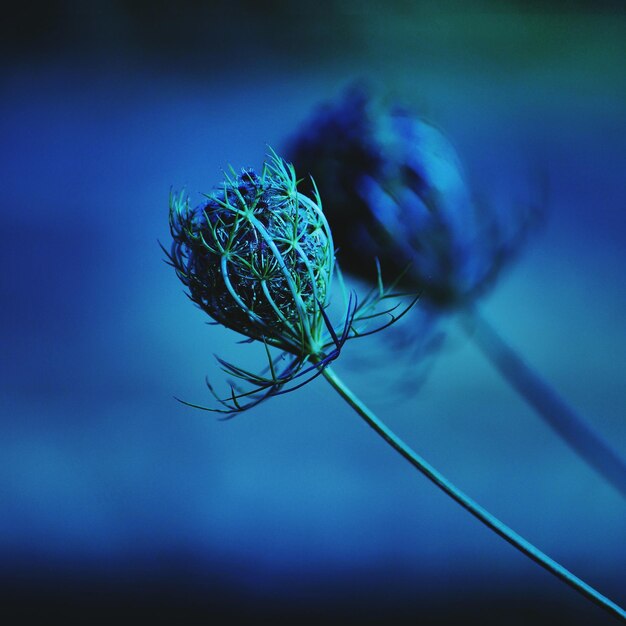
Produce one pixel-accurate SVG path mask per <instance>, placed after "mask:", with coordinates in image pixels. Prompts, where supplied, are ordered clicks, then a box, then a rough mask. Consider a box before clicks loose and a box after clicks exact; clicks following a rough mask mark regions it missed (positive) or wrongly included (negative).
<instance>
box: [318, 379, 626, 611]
mask: <svg viewBox="0 0 626 626" xmlns="http://www.w3.org/2000/svg"><path fill="white" fill-rule="evenodd" d="M322 373H323V375H324V377H325V378H326V380H327V381H328V382H329V383H330V384H331V386H332V387H333V388H334V389H335V390H336V391H337V393H339V395H340V396H341V397H342V398H343V399H344V400H345V401H346V402H347V403H348V404H349V405H350V406H351V407H352V408H353V409H354V410H355V411H356V412H357V413H358V414H359V415H360V416H361V417H362V418H363V419H364V420H365V422H366V423H367V424H368V425H369V426H371V427H372V428H373V429H374V430H375V431H376V432H377V433H378V434H379V435H380V436H381V437H382V438H383V439H384V440H385V441H386V442H387V443H388V444H389V445H390V446H391V447H392V448H394V449H395V450H396V451H397V452H399V453H400V454H401V455H402V456H403V457H404V458H405V459H406V460H407V461H408V462H409V463H411V465H413V467H415V468H416V469H417V470H418V471H419V472H421V473H422V474H424V476H426V477H427V478H428V479H429V480H431V481H432V482H433V483H435V485H437V487H439V488H440V489H441V490H442V491H444V492H445V493H447V494H448V495H449V496H450V497H451V498H452V499H453V500H455V501H456V502H458V504H460V505H461V506H462V507H463V508H464V509H466V510H467V511H469V512H470V513H471V514H472V515H473V516H474V517H476V518H478V519H479V520H480V521H481V522H482V523H483V524H485V525H486V526H488V527H489V528H491V530H493V531H494V532H495V533H497V534H498V535H500V537H502V538H503V539H504V540H505V541H508V542H509V543H510V544H511V545H512V546H514V547H515V548H517V549H518V550H519V551H520V552H523V553H524V554H525V555H526V556H528V557H529V558H531V559H532V560H533V561H535V563H537V564H539V565H541V567H543V568H544V569H546V570H548V571H549V572H550V573H551V574H554V575H555V576H556V577H557V578H560V579H561V580H562V581H563V582H565V583H567V584H568V585H569V586H570V587H572V588H574V589H576V591H578V592H579V593H581V594H582V595H584V596H585V597H587V598H589V599H590V600H591V601H593V602H595V603H596V604H598V605H599V606H601V607H602V608H604V609H606V610H607V611H609V612H610V613H612V614H613V615H614V616H616V617H618V618H619V619H621V620H622V621H623V622H625V623H626V612H625V611H624V610H623V609H622V608H621V607H619V606H618V605H617V604H615V603H614V602H612V601H611V600H609V599H608V598H607V597H605V596H603V595H602V594H601V593H599V592H598V591H596V590H595V589H594V588H593V587H591V586H589V585H588V584H587V583H585V582H584V581H582V580H581V579H580V578H578V577H577V576H575V575H574V574H572V573H571V572H570V571H568V570H567V569H565V568H564V567H563V566H561V565H560V564H559V563H557V562H556V561H554V560H553V559H551V558H550V557H549V556H547V555H546V554H544V553H543V552H541V551H540V550H538V549H537V548H536V547H535V546H534V545H533V544H531V543H530V542H528V541H526V539H524V538H523V537H522V536H520V535H518V534H517V533H516V532H515V531H513V530H512V529H510V528H509V527H508V526H506V525H505V524H503V523H502V522H501V521H500V520H498V519H497V518H496V517H494V516H493V515H491V513H489V512H488V511H487V510H486V509H484V508H483V507H481V506H480V505H479V504H478V503H476V502H474V500H472V499H471V498H470V497H469V496H467V495H465V494H464V493H463V492H462V491H460V490H459V489H457V487H455V486H454V485H453V484H452V483H451V482H450V481H449V480H447V479H446V478H445V477H444V476H443V475H442V474H440V473H439V472H438V471H437V470H436V469H435V468H434V467H432V466H431V465H430V464H429V463H427V462H426V461H425V460H424V459H423V458H422V457H421V456H420V455H418V454H417V453H416V452H415V451H414V450H412V449H411V448H410V447H409V446H408V445H407V444H406V443H404V441H402V439H400V438H399V437H398V436H397V435H396V434H395V433H393V432H392V431H391V430H390V429H389V428H388V427H387V426H385V424H384V423H383V422H381V421H380V419H378V417H377V416H376V415H375V414H374V413H373V412H372V411H371V410H370V409H368V408H367V406H365V404H363V403H362V402H361V401H360V400H359V399H358V398H357V397H356V396H355V395H354V394H353V393H352V391H350V389H349V388H348V387H347V386H346V385H345V384H344V383H343V382H342V381H341V379H340V378H339V377H338V376H337V374H335V372H334V371H333V370H332V369H331V368H330V367H326V368H325V369H324V371H323V372H322Z"/></svg>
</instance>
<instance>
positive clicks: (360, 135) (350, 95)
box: [287, 88, 531, 307]
mask: <svg viewBox="0 0 626 626" xmlns="http://www.w3.org/2000/svg"><path fill="white" fill-rule="evenodd" d="M287 153H288V156H289V158H290V160H291V161H292V162H293V163H294V164H295V166H296V167H297V168H298V171H301V172H305V173H309V174H310V175H311V176H313V177H314V178H315V180H316V182H317V185H318V187H319V189H320V192H321V193H322V195H323V196H324V203H325V207H326V215H327V217H328V220H329V222H330V224H331V227H332V229H333V233H334V237H335V241H336V243H337V246H338V248H339V249H340V250H341V251H342V257H341V258H342V264H343V266H344V267H345V268H347V269H349V270H350V271H352V272H354V273H356V274H358V275H361V276H363V277H365V278H372V276H371V272H370V268H371V267H372V264H371V262H370V259H372V258H373V257H376V258H378V259H380V261H381V264H382V267H383V268H384V269H385V271H386V272H389V273H390V274H391V275H396V274H398V273H400V272H401V271H403V270H404V269H405V268H406V267H407V266H409V270H408V271H407V272H406V275H405V278H406V282H407V283H408V284H410V285H411V287H412V288H414V289H416V290H419V291H421V292H422V293H423V296H424V298H425V299H426V300H428V301H430V302H431V303H433V304H435V305H436V306H440V307H449V306H456V305H459V304H463V303H467V302H468V301H469V300H471V299H472V298H473V297H475V296H476V295H477V294H478V293H479V292H482V291H483V290H484V289H485V288H486V287H487V286H488V285H489V284H490V283H491V282H492V281H493V280H494V278H495V277H496V276H497V275H498V273H499V271H500V269H501V268H502V266H503V265H504V263H505V261H507V260H508V259H510V258H511V257H512V256H513V255H514V253H515V252H516V251H517V250H518V248H519V247H520V243H521V242H522V240H523V239H524V236H525V234H526V231H527V226H528V224H529V222H530V220H529V219H528V218H529V217H530V215H531V214H530V212H529V211H528V210H527V209H524V210H506V211H503V210H496V209H495V208H494V207H487V206H483V205H481V204H480V203H478V202H476V201H475V199H474V198H473V197H472V194H471V193H470V191H469V188H468V185H467V184H466V179H465V176H464V173H463V168H462V166H461V163H460V161H459V158H458V156H457V153H456V151H455V149H454V147H453V146H452V144H451V143H450V141H449V140H448V139H447V138H446V137H445V135H444V134H443V133H442V132H441V131H440V130H439V129H437V128H436V127H435V126H433V125H431V124H429V123H427V122H426V121H424V120H423V119H421V118H419V117H417V116H415V115H413V114H412V113H410V112H409V111H408V110H406V109H404V108H401V107H399V106H383V105H382V104H380V103H379V102H376V101H375V100H374V99H373V98H371V97H370V96H369V94H368V93H367V92H366V91H365V90H364V89H361V88H352V89H350V90H348V92H347V93H346V94H345V96H344V97H343V99H340V100H338V101H337V102H334V103H330V104H327V105H326V106H324V107H321V108H320V109H319V110H318V112H317V114H316V115H315V116H314V117H313V118H312V119H311V120H310V121H309V122H308V123H306V124H304V125H303V126H302V127H301V129H300V131H299V133H298V134H297V135H296V137H295V138H294V139H293V140H292V142H291V146H290V148H289V149H288V150H287Z"/></svg>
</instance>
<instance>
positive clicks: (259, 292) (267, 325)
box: [164, 153, 417, 415]
mask: <svg viewBox="0 0 626 626" xmlns="http://www.w3.org/2000/svg"><path fill="white" fill-rule="evenodd" d="M298 182H299V181H297V180H296V175H295V171H294V168H293V166H291V165H290V164H287V163H286V162H285V161H283V160H282V159H280V158H279V157H278V156H277V155H276V154H275V153H272V155H271V158H270V159H269V161H268V162H266V163H265V164H264V165H263V169H262V171H261V174H260V175H257V174H256V173H255V172H254V171H253V170H251V169H243V170H242V171H241V173H240V174H236V173H235V172H234V171H231V174H227V175H225V180H224V182H223V183H222V185H221V186H220V187H219V188H218V189H217V190H216V191H215V192H214V193H212V194H210V195H208V196H206V197H205V198H206V199H205V200H204V201H203V202H202V203H201V204H200V205H199V206H197V207H195V208H192V207H191V204H190V201H189V198H188V197H187V196H186V195H185V194H179V195H172V196H171V197H170V231H171V234H172V239H173V241H172V246H171V249H170V250H169V251H167V250H165V249H164V251H165V254H166V255H167V259H168V263H169V264H170V265H172V266H173V267H174V269H175V270H176V273H177V275H178V277H179V278H180V280H181V281H182V282H183V284H184V285H185V286H186V287H187V289H188V295H189V297H190V298H191V300H192V301H193V302H195V303H196V304H197V305H198V306H199V307H200V308H201V309H202V310H203V311H204V312H205V313H207V314H208V315H209V316H210V317H211V318H212V319H213V320H214V321H215V323H219V324H222V325H224V326H226V327H228V328H231V329H233V330H236V331H238V332H240V333H242V334H243V335H245V336H246V337H248V338H249V340H250V341H252V340H259V341H261V342H262V343H263V344H264V346H265V350H266V354H267V368H266V370H265V371H263V372H261V373H254V372H250V371H248V370H246V369H244V368H242V367H238V366H236V365H233V364H232V363H228V362H227V361H224V360H223V359H220V358H219V357H218V361H219V363H220V365H221V366H222V369H223V370H224V371H225V372H226V373H227V374H229V375H230V376H231V377H233V378H234V379H236V380H237V381H238V382H237V383H232V382H231V384H230V396H228V397H226V398H221V397H220V396H218V395H217V394H216V393H215V392H214V391H213V387H212V386H211V385H210V384H209V382H208V381H207V385H208V387H209V390H210V391H211V393H213V395H214V397H215V398H216V399H217V401H218V402H219V403H220V405H221V406H220V407H219V408H208V407H204V406H200V405H197V404H190V403H189V402H184V401H183V402H184V404H190V405H191V406H195V407H197V408H202V409H206V410H209V411H217V412H220V413H225V414H227V415H232V414H235V413H239V412H241V411H243V410H245V409H248V408H250V407H252V406H255V405H257V404H259V403H260V402H262V401H263V400H265V399H267V398H269V397H271V396H275V395H279V394H282V393H286V392H288V391H293V390H295V389H298V388H299V387H301V386H302V385H304V384H306V383H307V382H309V381H310V380H312V379H313V378H315V377H317V376H319V374H321V373H322V371H323V370H324V368H325V367H326V366H327V365H328V364H329V363H331V362H332V361H333V360H335V359H336V358H337V357H338V356H339V354H340V352H341V349H342V347H343V345H344V344H345V342H346V341H347V340H348V339H352V338H355V337H364V336H366V335H371V334H373V333H376V332H378V331H380V330H383V329H384V328H387V327H388V326H390V325H391V324H392V323H394V322H395V321H396V320H398V319H400V318H401V317H402V316H403V315H404V314H405V313H406V312H407V311H408V310H409V309H410V308H411V307H412V306H413V304H415V301H416V299H417V298H413V299H412V300H411V301H410V302H409V303H408V305H407V306H405V307H404V308H399V307H400V303H398V304H395V305H391V306H389V307H388V308H386V309H384V310H375V309H376V308H377V306H378V304H379V303H380V302H382V301H383V300H385V301H387V300H390V299H391V300H394V299H396V298H402V297H403V295H404V294H399V293H396V292H395V291H394V287H395V285H391V287H389V288H385V287H383V283H382V278H381V277H380V276H379V280H378V282H377V286H376V287H375V288H373V289H372V290H371V291H370V293H369V294H367V295H366V296H365V297H364V298H363V299H362V301H361V302H360V303H357V299H356V296H354V295H353V294H351V295H350V297H347V295H346V294H345V293H344V296H345V297H344V300H345V304H346V308H345V313H344V315H343V323H342V325H341V326H339V327H338V328H335V327H333V325H332V323H331V321H330V317H329V314H328V313H327V312H326V308H327V307H328V306H329V303H330V289H331V282H332V279H333V273H334V269H335V253H334V249H333V239H332V236H331V232H330V228H329V227H328V223H327V221H326V218H325V217H324V214H323V213H322V209H321V201H320V197H319V194H318V193H317V189H316V187H315V183H313V182H312V181H311V194H310V196H308V195H304V194H302V193H300V192H299V191H298V189H297V187H298ZM381 317H382V318H384V319H383V323H382V324H380V325H379V326H378V327H377V328H374V329H371V328H367V329H366V328H365V327H369V326H370V325H371V323H372V320H378V319H380V318H381ZM276 352H278V354H277V355H276ZM284 363H286V365H283V366H282V368H280V369H279V365H280V364H284ZM242 383H244V384H245V386H243V387H242V386H241V384H242Z"/></svg>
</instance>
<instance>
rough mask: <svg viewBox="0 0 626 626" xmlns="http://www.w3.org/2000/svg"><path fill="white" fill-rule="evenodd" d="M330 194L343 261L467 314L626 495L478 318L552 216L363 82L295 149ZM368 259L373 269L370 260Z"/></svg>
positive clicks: (293, 154) (477, 333) (309, 126)
mask: <svg viewBox="0 0 626 626" xmlns="http://www.w3.org/2000/svg"><path fill="white" fill-rule="evenodd" d="M287 155H288V158H289V159H290V160H291V161H292V162H293V163H294V164H295V166H296V167H297V168H298V171H300V172H306V173H307V174H310V175H311V176H313V177H314V178H315V180H316V182H317V184H318V185H319V188H320V189H321V190H322V193H323V195H324V203H325V207H326V214H327V216H328V219H329V222H330V224H331V227H332V229H333V233H334V237H335V241H336V243H337V246H338V248H339V249H340V250H341V253H342V264H343V265H344V267H345V268H346V269H347V270H348V271H350V272H352V273H353V274H355V275H357V276H359V277H361V278H365V279H366V280H370V281H372V282H374V281H376V280H377V277H376V276H375V275H374V274H373V273H372V272H371V271H370V268H371V267H372V263H371V259H372V258H374V257H376V258H378V259H380V260H381V263H382V265H383V267H384V268H385V270H386V272H388V273H389V274H390V275H392V276H393V275H395V274H397V273H398V272H399V271H400V269H401V268H404V267H406V266H407V265H409V264H410V267H409V271H408V272H406V274H405V277H404V280H403V281H402V283H401V284H402V286H403V287H404V288H406V289H409V290H416V291H419V292H421V293H422V303H423V305H424V306H423V307H422V310H423V311H427V312H428V314H429V315H431V316H432V318H433V320H437V319H441V320H443V319H445V318H447V316H448V315H447V314H449V313H454V312H457V313H459V314H460V315H459V319H460V321H461V324H462V326H463V328H464V330H465V331H466V333H467V335H468V337H470V338H471V339H472V340H473V341H474V342H475V343H476V345H477V346H478V347H479V349H480V350H481V352H482V353H483V354H484V355H485V356H486V357H487V359H489V361H490V362H491V363H492V365H493V366H494V367H495V368H496V369H497V370H498V371H499V372H500V374H501V375H502V376H503V378H504V379H505V380H506V381H507V382H508V383H509V384H510V385H511V387H512V388H513V389H515V390H516V391H517V392H518V393H519V394H520V395H521V396H522V397H523V398H524V399H525V400H526V402H527V403H528V404H529V405H530V406H532V407H533V408H534V409H535V410H536V411H537V413H538V415H539V416H540V417H541V418H542V419H543V420H544V421H545V422H546V423H547V424H548V425H549V426H550V427H551V428H552V429H553V430H554V431H555V432H556V433H557V434H558V435H559V436H560V437H561V438H562V439H563V441H565V442H566V443H567V444H568V445H569V446H570V447H571V448H572V449H573V450H575V451H576V453H577V454H578V455H579V457H580V458H581V459H583V460H584V461H585V462H586V463H587V464H588V465H589V466H590V467H592V468H594V469H595V470H596V471H597V472H598V473H599V474H600V475H601V476H602V477H603V478H604V479H605V480H606V481H607V482H608V483H610V484H611V485H613V486H614V487H615V488H616V489H617V490H618V491H619V492H620V493H621V494H622V495H623V496H624V497H626V461H625V460H624V459H623V457H621V456H620V455H619V454H618V452H617V451H616V450H615V449H614V448H613V446H612V445H611V444H610V443H609V442H608V441H607V440H606V439H605V438H604V437H603V436H602V435H601V434H599V433H598V432H597V431H596V430H595V428H594V427H593V426H592V424H591V423H590V422H589V421H588V420H586V419H584V418H583V417H582V416H581V415H579V414H578V413H577V412H576V411H575V410H574V409H573V408H572V407H571V406H570V405H569V404H568V403H567V402H566V401H565V400H564V399H563V398H561V397H560V396H559V394H558V393H557V392H556V391H555V390H554V389H553V388H552V387H551V386H550V385H549V384H548V383H547V382H546V381H545V380H544V379H543V378H542V377H541V376H540V375H539V373H538V372H536V371H535V370H533V369H532V368H531V367H530V365H529V364H528V363H526V362H525V361H524V359H523V358H522V356H521V355H520V354H519V353H517V352H516V351H515V350H514V349H513V348H512V346H510V345H508V344H507V343H506V341H505V340H504V338H503V337H502V336H501V335H500V334H499V333H498V332H497V331H496V330H495V329H494V328H493V326H492V325H491V324H490V323H489V322H488V320H487V319H486V318H485V317H484V316H482V315H481V314H480V311H479V309H478V305H477V300H478V299H479V297H480V296H481V295H482V294H484V293H485V292H486V291H487V290H488V289H489V288H490V287H491V286H492V285H493V284H494V283H495V281H496V279H497V278H498V276H499V275H500V273H501V272H502V270H503V268H504V267H506V266H507V265H509V264H510V263H511V261H512V260H513V259H515V258H516V257H517V256H518V255H519V252H520V250H521V248H522V247H523V244H524V242H525V241H526V239H527V238H528V235H529V233H530V231H531V230H532V228H533V227H534V225H535V224H536V223H537V222H538V221H539V219H540V218H541V214H542V211H543V209H542V208H539V207H533V206H519V207H512V208H509V207H507V209H506V210H503V209H498V208H496V207H494V206H489V205H488V204H487V203H486V202H484V201H479V200H477V199H476V198H475V197H473V196H472V194H471V193H470V191H469V188H468V185H467V183H466V180H465V178H466V177H465V175H464V173H463V168H462V166H461V163H460V161H459V158H458V155H457V153H456V151H455V149H454V147H453V146H452V144H451V143H450V141H449V140H448V139H447V138H446V137H445V135H444V134H443V133H442V132H441V131H440V130H439V129H437V128H436V127H435V126H433V125H432V124H429V123H427V122H426V121H424V120H422V119H421V118H419V117H416V116H415V115H414V114H412V113H411V112H410V111H408V110H407V109H405V108H403V107H400V106H397V105H389V106H386V105H383V104H381V103H380V102H379V101H377V100H376V99H375V98H373V97H372V96H371V95H370V94H369V92H368V90H366V89H365V88H364V87H362V86H352V87H351V88H350V89H349V90H348V91H347V92H346V94H345V95H344V97H343V98H340V99H339V100H337V101H336V102H331V103H329V104H327V105H325V106H322V107H320V108H319V110H318V111H317V113H316V114H315V115H314V116H313V117H312V118H311V120H310V121H308V122H306V123H305V124H303V125H302V127H301V128H300V129H299V131H298V133H297V134H296V135H295V136H294V138H293V139H292V141H291V142H290V146H289V147H288V149H287ZM368 261H370V262H368Z"/></svg>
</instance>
